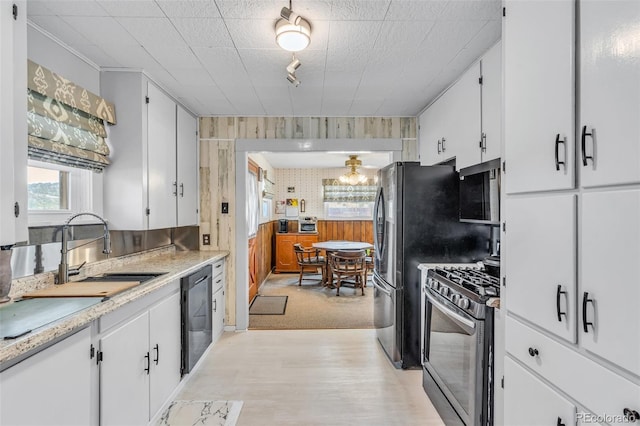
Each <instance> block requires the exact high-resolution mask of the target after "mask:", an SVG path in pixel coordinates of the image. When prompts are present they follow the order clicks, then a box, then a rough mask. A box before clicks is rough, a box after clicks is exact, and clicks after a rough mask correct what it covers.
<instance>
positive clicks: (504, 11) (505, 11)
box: [502, 7, 507, 16]
mask: <svg viewBox="0 0 640 426" xmlns="http://www.w3.org/2000/svg"><path fill="white" fill-rule="evenodd" d="M502 16H507V8H506V7H503V8H502Z"/></svg>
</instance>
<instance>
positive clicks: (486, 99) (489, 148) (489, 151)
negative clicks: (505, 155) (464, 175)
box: [480, 42, 502, 162]
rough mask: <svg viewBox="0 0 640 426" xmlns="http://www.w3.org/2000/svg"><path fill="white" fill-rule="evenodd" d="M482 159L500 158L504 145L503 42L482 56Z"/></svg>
mask: <svg viewBox="0 0 640 426" xmlns="http://www.w3.org/2000/svg"><path fill="white" fill-rule="evenodd" d="M480 66H481V67H482V69H481V71H482V108H481V111H482V136H481V138H482V145H481V147H480V149H481V152H482V161H483V162H484V161H489V160H494V159H496V158H500V151H501V146H502V42H498V43H497V44H496V45H495V46H493V47H492V48H491V49H489V51H488V52H487V53H486V54H485V55H484V56H483V57H482V60H481V61H480Z"/></svg>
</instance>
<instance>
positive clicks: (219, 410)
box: [157, 400, 242, 426]
mask: <svg viewBox="0 0 640 426" xmlns="http://www.w3.org/2000/svg"><path fill="white" fill-rule="evenodd" d="M241 408H242V401H182V400H176V401H173V402H172V403H171V405H169V407H168V408H167V409H166V410H165V412H164V413H162V417H161V418H160V420H159V421H158V423H157V425H158V426H183V425H203V426H235V424H236V422H237V421H238V416H239V415H240V409H241Z"/></svg>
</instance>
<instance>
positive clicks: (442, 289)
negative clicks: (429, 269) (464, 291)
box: [440, 286, 449, 297]
mask: <svg viewBox="0 0 640 426" xmlns="http://www.w3.org/2000/svg"><path fill="white" fill-rule="evenodd" d="M440 294H441V295H443V296H444V297H447V296H448V295H449V288H448V287H445V286H442V287H440Z"/></svg>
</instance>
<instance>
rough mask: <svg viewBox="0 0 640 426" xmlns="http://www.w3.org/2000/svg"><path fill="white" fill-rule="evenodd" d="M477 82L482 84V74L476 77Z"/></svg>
mask: <svg viewBox="0 0 640 426" xmlns="http://www.w3.org/2000/svg"><path fill="white" fill-rule="evenodd" d="M478 84H480V85H482V76H480V78H479V79H478Z"/></svg>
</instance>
